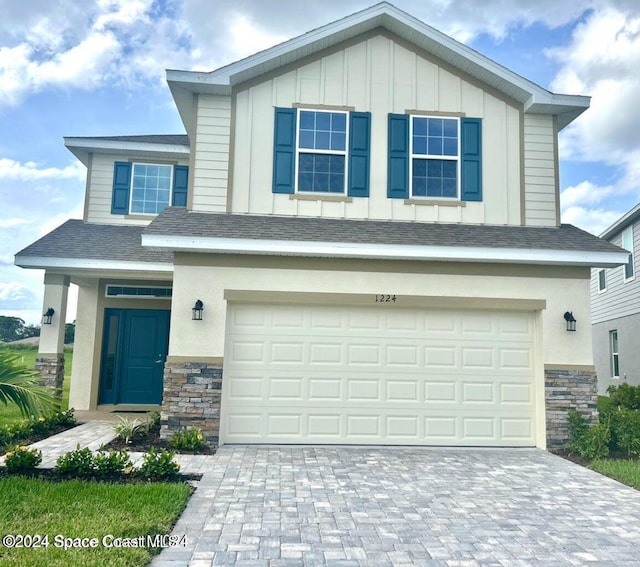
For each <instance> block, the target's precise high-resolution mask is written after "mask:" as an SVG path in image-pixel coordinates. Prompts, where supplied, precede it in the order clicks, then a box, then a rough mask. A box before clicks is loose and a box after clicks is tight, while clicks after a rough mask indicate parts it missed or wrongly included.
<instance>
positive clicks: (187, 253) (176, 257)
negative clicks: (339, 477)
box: [16, 2, 626, 447]
mask: <svg viewBox="0 0 640 567" xmlns="http://www.w3.org/2000/svg"><path fill="white" fill-rule="evenodd" d="M167 79H168V84H169V88H170V89H171V93H172V95H173V98H174V100H175V103H176V105H177V108H178V110H179V112H180V116H181V118H182V121H183V123H184V126H185V129H186V133H187V134H186V136H139V137H131V136H125V137H113V138H66V139H65V143H66V145H67V147H68V148H69V149H70V150H71V151H72V152H73V153H74V154H75V155H76V156H77V157H78V158H79V159H80V160H82V162H83V163H85V164H86V165H87V191H86V206H85V214H84V218H83V220H81V221H80V220H78V221H69V222H67V223H65V224H63V225H62V226H61V227H59V228H58V229H56V230H54V231H53V232H51V233H50V234H48V235H46V236H45V237H44V238H42V239H40V240H39V241H37V242H35V243H34V244H32V245H31V246H29V247H28V248H26V249H25V250H23V251H21V252H19V253H18V254H17V256H16V263H17V264H18V265H19V266H23V267H25V268H40V269H45V270H46V276H45V299H44V310H43V311H48V310H49V308H51V309H53V312H54V313H53V316H52V320H51V324H49V325H43V330H42V342H41V346H40V351H41V355H40V359H39V364H40V366H41V367H42V369H43V372H44V373H45V374H47V375H49V376H51V380H52V381H53V382H54V383H55V382H56V380H58V384H59V380H60V379H61V378H60V373H61V370H60V368H61V356H60V353H61V352H62V339H61V337H62V332H63V329H64V325H63V323H64V318H63V315H61V314H63V313H64V310H65V307H66V290H67V287H68V284H69V282H73V283H75V284H77V285H78V286H79V298H78V319H77V332H76V346H75V355H74V366H73V373H72V378H71V394H70V404H71V405H72V406H74V407H76V408H78V409H95V408H98V409H105V410H116V409H125V410H126V409H145V408H153V407H162V424H163V434H164V435H167V434H168V433H169V432H170V431H171V430H172V429H175V428H176V427H180V426H190V425H197V426H199V427H202V428H203V429H204V430H205V432H206V433H207V436H208V437H209V439H210V440H212V441H213V442H219V443H221V444H222V443H307V444H308V443H339V444H344V443H347V444H349V443H351V444H382V443H384V444H396V445H403V444H410V445H421V444H425V445H467V446H483V445H484V446H538V447H546V446H548V445H549V446H551V445H556V444H558V443H561V442H562V441H563V440H564V439H565V438H566V426H565V415H566V410H567V408H568V407H578V408H579V409H581V411H583V412H585V413H590V412H593V411H594V409H595V399H596V377H595V373H594V369H593V359H592V348H591V325H590V324H589V281H590V270H591V268H592V267H594V266H597V267H613V266H617V265H620V264H621V263H623V262H626V254H625V253H624V252H623V251H621V250H620V249H619V248H618V247H616V246H614V245H612V244H610V243H608V242H606V241H604V240H601V239H599V238H597V237H595V236H592V235H589V234H587V233H585V232H583V231H581V230H578V229H577V228H574V227H572V226H568V225H562V224H560V212H559V211H560V208H559V202H558V201H559V188H558V132H559V131H560V130H562V129H563V128H564V127H565V126H567V125H568V124H569V123H571V122H572V121H573V120H574V119H576V118H577V117H578V116H579V115H580V114H581V113H582V112H584V111H585V110H586V109H587V108H588V106H589V98H588V97H584V96H573V95H562V94H554V93H551V92H548V91H547V90H545V89H543V88H541V87H540V86H538V85H536V84H534V83H532V82H530V81H528V80H527V79H524V78H523V77H521V76H519V75H517V74H516V73H513V72H511V71H509V70H508V69H505V68H504V67H502V66H501V65H499V64H497V63H495V62H493V61H491V60H489V59H487V58H486V57H483V56H482V55H480V54H479V53H477V52H476V51H474V50H472V49H469V48H468V47H466V46H465V45H462V44H460V43H458V42H457V41H455V40H453V39H451V38H450V37H447V36H446V35H444V34H442V33H440V32H438V31H437V30H435V29H433V28H432V27H430V26H429V25H427V24H425V23H423V22H421V21H419V20H417V19H415V18H413V17H411V16H410V15H408V14H406V13H404V12H402V11H400V10H398V9H397V8H395V7H394V6H392V5H390V4H388V3H386V2H383V3H381V4H377V5H375V6H373V7H371V8H369V9H366V10H364V11H361V12H358V13H356V14H353V15H351V16H348V17H345V18H344V19H342V20H339V21H337V22H334V23H330V24H328V25H325V26H323V27H320V28H317V29H315V30H313V31H311V32H309V33H307V34H305V35H302V36H300V37H296V38H294V39H291V40H290V41H287V42H285V43H282V44H280V45H277V46H275V47H273V48H271V49H267V50H266V51H262V52H260V53H257V54H255V55H253V56H251V57H248V58H246V59H243V60H241V61H238V62H236V63H232V64H230V65H227V66H225V67H222V68H220V69H218V70H216V71H213V72H211V73H201V72H192V71H168V73H167ZM565 313H572V314H573V317H574V318H575V319H576V320H577V324H576V325H575V326H576V330H575V332H574V331H567V328H568V327H567V326H568V323H567V322H566V320H565Z"/></svg>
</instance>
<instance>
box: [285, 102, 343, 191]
mask: <svg viewBox="0 0 640 567" xmlns="http://www.w3.org/2000/svg"><path fill="white" fill-rule="evenodd" d="M298 124H299V129H298V160H297V161H298V164H297V165H298V177H297V188H298V191H302V192H318V193H342V194H344V192H345V183H346V179H347V135H348V129H347V113H346V112H329V111H323V110H302V109H301V110H299V115H298Z"/></svg>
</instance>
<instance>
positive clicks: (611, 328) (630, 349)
mask: <svg viewBox="0 0 640 567" xmlns="http://www.w3.org/2000/svg"><path fill="white" fill-rule="evenodd" d="M600 237H601V238H604V239H605V240H608V241H609V242H611V243H612V244H615V245H617V246H620V247H621V248H624V249H625V250H627V251H628V252H627V257H628V260H627V262H626V263H625V264H623V265H622V266H617V267H613V268H611V267H609V268H605V267H600V268H594V269H593V270H591V322H592V324H593V331H592V332H593V359H594V363H595V367H596V372H597V374H598V393H599V394H601V395H606V393H607V388H608V387H609V386H614V385H615V386H617V385H619V384H622V383H623V382H627V383H629V384H632V385H634V386H637V385H640V348H638V345H639V343H638V337H639V336H640V278H638V277H637V274H636V271H637V269H638V266H637V264H636V261H635V259H636V258H637V254H638V252H639V251H640V205H636V206H635V207H634V208H633V209H631V210H630V211H629V212H628V213H627V214H625V215H624V216H622V217H621V218H620V219H619V220H617V221H616V222H615V223H614V224H613V225H611V226H610V227H609V228H608V229H607V230H605V231H604V233H603V234H601V235H600Z"/></svg>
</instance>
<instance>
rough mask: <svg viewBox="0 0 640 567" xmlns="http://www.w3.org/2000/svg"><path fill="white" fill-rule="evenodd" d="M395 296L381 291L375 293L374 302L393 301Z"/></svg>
mask: <svg viewBox="0 0 640 567" xmlns="http://www.w3.org/2000/svg"><path fill="white" fill-rule="evenodd" d="M396 301H397V297H396V296H395V295H389V294H385V293H383V294H382V295H376V303H395V302H396Z"/></svg>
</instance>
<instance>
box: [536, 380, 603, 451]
mask: <svg viewBox="0 0 640 567" xmlns="http://www.w3.org/2000/svg"><path fill="white" fill-rule="evenodd" d="M544 381H545V397H546V414H547V447H548V448H549V449H554V448H557V447H564V446H566V445H567V443H568V441H569V425H568V423H567V411H568V410H570V409H575V410H576V411H578V412H579V413H580V414H582V415H583V416H585V417H586V418H588V419H589V420H590V421H591V422H592V423H595V422H596V421H597V417H598V410H597V403H598V381H597V376H596V373H595V372H589V371H585V370H547V369H545V372H544Z"/></svg>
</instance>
